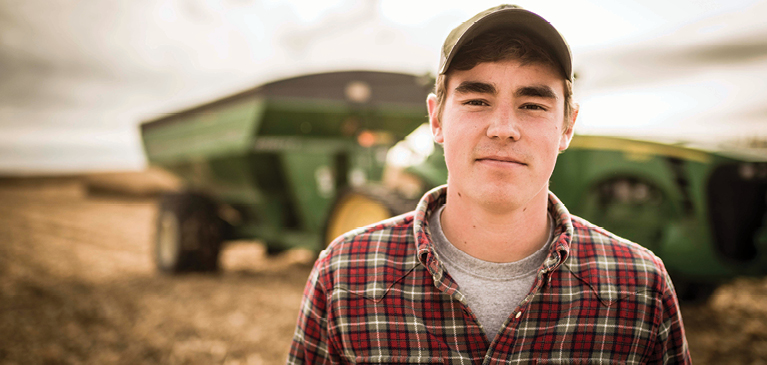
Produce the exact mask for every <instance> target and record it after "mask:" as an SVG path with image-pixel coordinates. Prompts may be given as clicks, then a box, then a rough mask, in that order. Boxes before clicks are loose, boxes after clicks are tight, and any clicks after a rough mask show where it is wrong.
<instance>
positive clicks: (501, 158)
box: [477, 156, 527, 165]
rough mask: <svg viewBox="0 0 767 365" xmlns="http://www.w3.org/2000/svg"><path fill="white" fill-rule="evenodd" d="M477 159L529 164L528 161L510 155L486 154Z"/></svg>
mask: <svg viewBox="0 0 767 365" xmlns="http://www.w3.org/2000/svg"><path fill="white" fill-rule="evenodd" d="M477 161H488V162H505V163H514V164H519V165H527V164H526V163H524V162H522V161H520V160H518V159H516V158H514V157H510V156H485V157H480V158H478V159H477Z"/></svg>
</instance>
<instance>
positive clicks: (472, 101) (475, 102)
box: [463, 99, 490, 106]
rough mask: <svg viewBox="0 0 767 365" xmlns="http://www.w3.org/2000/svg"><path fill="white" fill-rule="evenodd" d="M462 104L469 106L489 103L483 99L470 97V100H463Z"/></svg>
mask: <svg viewBox="0 0 767 365" xmlns="http://www.w3.org/2000/svg"><path fill="white" fill-rule="evenodd" d="M463 105H471V106H488V105H490V104H488V103H487V102H486V101H484V100H481V99H472V100H467V101H464V102H463Z"/></svg>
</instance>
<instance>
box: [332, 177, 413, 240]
mask: <svg viewBox="0 0 767 365" xmlns="http://www.w3.org/2000/svg"><path fill="white" fill-rule="evenodd" d="M417 203H418V200H417V199H405V198H402V197H401V196H399V195H398V194H397V193H395V192H393V191H390V190H388V189H386V188H384V187H381V186H365V187H360V188H354V189H349V190H347V191H345V192H343V193H341V194H339V195H338V198H337V199H336V202H335V203H334V204H333V208H332V209H331V210H330V214H329V215H328V219H327V223H326V225H325V246H327V245H328V244H330V242H332V241H333V240H334V239H335V238H336V237H338V236H340V235H342V234H344V233H346V232H349V231H351V230H353V229H355V228H358V227H362V226H366V225H368V224H372V223H375V222H378V221H381V220H384V219H387V218H390V217H393V216H395V215H399V214H402V213H407V212H409V211H411V210H413V209H415V207H416V204H417Z"/></svg>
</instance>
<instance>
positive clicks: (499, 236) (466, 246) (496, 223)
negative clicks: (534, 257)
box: [441, 189, 551, 262]
mask: <svg viewBox="0 0 767 365" xmlns="http://www.w3.org/2000/svg"><path fill="white" fill-rule="evenodd" d="M547 210H548V189H543V191H542V193H540V194H538V195H537V196H536V197H535V198H533V199H532V200H531V201H530V202H528V203H527V204H525V205H524V206H520V207H517V208H516V209H509V210H498V209H485V208H484V207H482V206H478V205H476V204H467V202H466V200H465V199H460V198H459V197H452V196H451V192H450V189H448V196H447V202H446V203H445V209H444V210H443V212H442V217H441V223H442V230H443V231H444V233H445V237H446V238H447V239H448V240H449V241H450V242H451V243H452V244H453V245H454V246H455V247H457V248H458V249H460V250H462V251H464V252H466V253H467V254H469V255H471V256H473V257H476V258H478V259H481V260H485V261H491V262H514V261H519V260H521V259H523V258H525V257H527V256H530V255H531V254H533V253H534V252H535V251H537V250H538V249H540V248H541V247H543V245H545V244H546V241H547V239H548V237H549V231H550V230H551V227H549V219H548V213H547Z"/></svg>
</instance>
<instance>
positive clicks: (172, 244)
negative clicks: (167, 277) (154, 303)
mask: <svg viewBox="0 0 767 365" xmlns="http://www.w3.org/2000/svg"><path fill="white" fill-rule="evenodd" d="M223 233H224V222H223V221H222V220H221V219H220V218H219V217H218V216H217V215H216V204H215V203H213V202H212V201H210V200H209V199H207V198H205V197H204V196H201V195H196V194H188V193H180V194H167V195H164V196H163V197H162V198H161V199H160V204H159V210H158V215H157V237H156V243H155V264H156V265H157V268H158V269H159V270H160V271H162V272H165V273H181V272H191V271H216V270H218V256H219V253H220V251H221V242H222V238H223Z"/></svg>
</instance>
